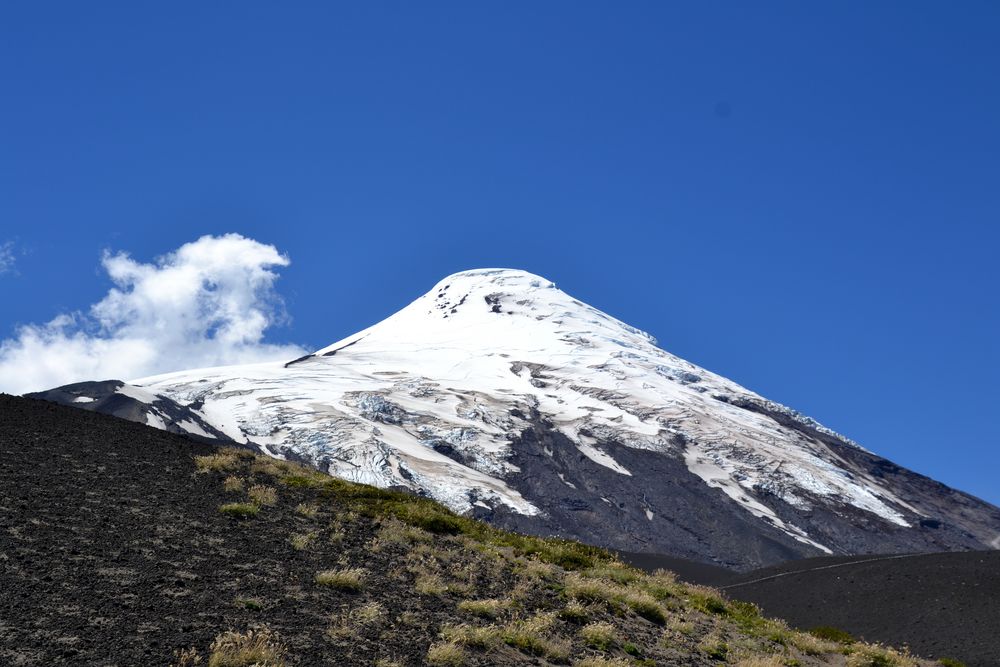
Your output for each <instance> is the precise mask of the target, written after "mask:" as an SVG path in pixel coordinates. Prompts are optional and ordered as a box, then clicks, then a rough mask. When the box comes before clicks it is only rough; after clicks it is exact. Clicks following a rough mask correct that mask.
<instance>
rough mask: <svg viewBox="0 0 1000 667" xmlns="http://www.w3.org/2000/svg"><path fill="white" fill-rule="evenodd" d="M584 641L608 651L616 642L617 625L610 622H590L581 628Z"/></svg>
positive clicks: (581, 636) (599, 649)
mask: <svg viewBox="0 0 1000 667" xmlns="http://www.w3.org/2000/svg"><path fill="white" fill-rule="evenodd" d="M580 639H582V640H583V643H584V644H586V645H587V646H589V647H591V648H596V649H597V650H598V651H607V650H608V649H609V648H611V647H612V646H613V645H614V643H615V626H613V625H611V624H610V623H588V624H587V625H585V626H583V627H582V628H580Z"/></svg>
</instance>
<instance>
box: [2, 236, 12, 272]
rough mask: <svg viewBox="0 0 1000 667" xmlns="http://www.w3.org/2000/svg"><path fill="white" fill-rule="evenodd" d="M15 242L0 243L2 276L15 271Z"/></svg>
mask: <svg viewBox="0 0 1000 667" xmlns="http://www.w3.org/2000/svg"><path fill="white" fill-rule="evenodd" d="M14 263H15V259H14V242H13V241H7V242H6V243H0V276H2V275H3V274H5V273H13V272H14Z"/></svg>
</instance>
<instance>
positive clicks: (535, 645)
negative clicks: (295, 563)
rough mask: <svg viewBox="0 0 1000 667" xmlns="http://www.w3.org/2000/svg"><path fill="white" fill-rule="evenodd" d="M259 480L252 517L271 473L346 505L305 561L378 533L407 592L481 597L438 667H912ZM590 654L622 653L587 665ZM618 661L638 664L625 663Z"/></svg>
mask: <svg viewBox="0 0 1000 667" xmlns="http://www.w3.org/2000/svg"><path fill="white" fill-rule="evenodd" d="M233 461H234V459H233V457H231V456H229V455H224V456H222V457H221V458H214V459H212V460H211V461H207V462H205V463H204V464H201V465H200V466H199V467H200V469H204V470H224V471H226V472H230V473H232V472H233V471H234V470H238V469H239V466H240V465H242V463H241V461H242V459H239V458H236V459H235V461H236V462H235V463H234V462H233ZM250 468H251V470H250V472H251V477H252V476H253V475H254V474H256V475H257V477H256V478H254V479H253V481H252V482H248V483H252V485H251V486H249V487H248V488H247V494H248V497H249V498H250V499H251V500H252V501H253V502H252V503H244V504H243V505H244V506H246V507H255V508H257V509H259V508H260V507H261V506H266V505H273V504H275V503H276V501H277V495H278V494H277V491H276V489H275V488H274V487H273V486H271V485H268V484H266V483H264V482H262V481H261V477H260V476H261V475H264V476H265V478H266V477H270V478H272V479H276V480H277V481H278V482H280V483H281V484H284V485H285V486H287V487H289V488H290V489H294V490H298V489H312V490H315V491H318V492H319V493H320V494H321V496H322V497H325V498H327V499H331V498H335V499H336V507H331V509H330V512H331V513H332V515H333V517H334V519H333V522H332V523H331V524H330V525H329V526H328V527H327V528H326V529H325V530H320V529H315V530H310V531H307V532H299V533H295V534H293V535H292V536H291V537H290V538H289V541H290V543H291V544H292V546H293V547H294V548H295V549H298V550H306V549H309V548H311V545H314V544H316V543H317V542H318V541H319V540H321V539H322V540H325V541H326V543H328V544H341V543H342V542H344V540H345V539H346V537H347V534H348V532H349V531H353V530H356V529H357V527H358V526H361V525H370V526H372V528H371V530H372V537H371V538H370V539H369V540H368V542H367V545H366V548H367V550H368V552H369V553H372V554H382V555H383V556H385V557H390V558H399V559H400V562H401V563H403V564H405V565H404V567H402V568H401V569H400V571H399V572H398V573H397V574H388V575H387V576H390V577H395V579H396V580H397V581H400V582H401V584H402V582H403V581H405V578H403V577H406V573H407V572H408V573H409V576H411V577H412V590H413V592H415V593H416V594H418V595H421V596H425V597H441V596H446V595H447V596H448V597H451V598H452V599H454V597H469V599H459V600H457V601H455V602H452V603H451V604H453V605H454V607H453V608H454V610H455V613H456V614H459V615H464V616H465V617H466V618H467V619H468V621H469V622H465V623H459V624H447V623H446V624H444V625H443V626H442V627H441V629H440V634H439V638H438V641H436V642H435V643H432V645H431V646H430V647H429V648H428V649H427V653H426V656H425V658H424V660H425V662H426V663H427V664H429V665H442V666H449V665H462V664H466V662H467V661H468V660H469V658H470V656H471V655H473V654H474V653H485V654H490V653H492V652H495V651H500V650H506V651H510V650H511V649H514V650H516V651H519V652H521V653H524V654H526V656H534V657H535V658H534V659H537V658H543V659H545V660H547V661H549V662H572V664H573V665H579V666H582V667H618V666H620V665H637V666H638V665H655V664H657V663H656V660H657V659H656V658H655V657H654V656H655V655H656V654H657V651H662V650H667V649H669V650H672V651H678V650H680V651H684V650H689V651H691V652H693V653H695V652H696V653H699V654H701V655H702V656H704V658H708V659H710V660H715V661H719V662H727V661H728V662H729V663H730V664H735V665H741V666H742V667H779V666H780V667H787V666H788V665H796V664H799V662H798V659H797V657H796V656H816V657H822V656H836V655H838V654H843V653H844V652H849V655H848V656H847V660H848V663H847V664H848V666H849V667H904V666H908V665H909V663H907V662H905V656H901V654H898V653H895V652H887V650H885V649H882V648H881V647H872V646H868V645H855V644H850V642H851V641H853V639H852V638H850V636H849V635H847V634H846V633H842V632H841V631H836V630H835V629H833V628H816V629H814V630H813V631H812V634H806V633H801V632H796V631H793V630H791V629H789V628H788V627H787V626H785V625H784V624H783V623H780V622H776V621H771V620H768V619H765V618H764V617H763V616H761V614H760V610H759V609H758V608H757V607H756V606H754V605H752V604H749V603H744V602H739V601H732V600H727V599H726V598H725V597H723V596H722V595H720V594H719V593H718V591H715V590H714V589H711V588H706V587H702V586H693V585H688V584H683V583H680V582H678V581H677V580H676V578H675V577H674V575H673V574H672V573H670V572H666V571H658V572H656V573H654V574H651V575H650V574H645V573H642V572H640V571H638V570H635V569H633V568H631V567H628V566H626V565H624V564H622V563H620V562H619V561H617V560H615V559H614V557H613V556H612V555H611V554H608V553H607V552H604V551H603V550H601V549H596V548H592V547H587V546H584V545H580V544H577V543H574V542H569V541H563V540H547V539H542V538H536V537H530V536H522V535H516V534H512V533H505V532H503V531H500V530H497V529H495V528H493V527H491V526H487V525H486V524H482V523H480V522H477V521H474V520H472V519H468V518H466V517H462V516H458V515H455V514H452V513H451V512H449V511H448V510H446V509H445V508H443V507H441V506H440V505H437V504H435V503H433V502H430V501H428V500H426V499H423V498H417V497H413V496H409V495H405V494H401V493H397V492H395V491H385V490H381V489H375V488H372V487H365V486H360V485H354V484H349V483H347V482H344V481H342V480H337V479H333V478H330V477H327V476H326V475H323V474H321V473H317V472H315V471H311V470H308V469H305V468H300V467H297V466H295V465H294V464H289V463H288V462H278V463H271V462H269V461H261V460H254V462H253V463H252V464H251V466H250ZM234 479H240V480H241V484H243V483H244V481H243V480H244V478H238V477H236V476H235V475H233V474H230V475H229V476H228V477H226V479H225V481H224V485H225V488H226V489H227V490H234V491H235V490H237V488H236V485H235V483H234V482H233V481H232V480H234ZM246 479H249V478H246ZM321 509H323V508H322V506H321V505H320V504H316V503H311V502H300V503H298V504H297V505H296V507H295V512H296V514H298V515H299V516H302V517H305V518H309V519H313V518H315V517H316V516H317V515H318V514H319V513H320V511H321ZM366 522H367V523H366ZM470 558H471V559H473V560H471V561H470V560H469V559H470ZM473 563H478V564H477V565H475V566H473ZM487 571H490V572H495V573H496V575H498V576H500V575H502V573H503V572H505V571H506V572H509V573H510V574H511V575H512V576H513V577H514V579H513V584H512V585H511V586H509V587H506V588H505V589H503V590H502V591H498V592H502V593H503V595H502V596H497V595H494V596H491V597H478V598H477V597H470V596H473V595H475V593H476V592H477V591H478V590H479V587H480V586H481V584H480V583H478V582H479V581H480V579H479V577H481V576H483V574H484V573H485V572H487ZM364 577H365V573H364V571H363V570H361V569H359V568H351V567H341V568H336V569H329V570H323V571H320V572H318V573H316V575H315V581H316V583H317V584H318V585H320V586H323V587H330V588H334V589H338V590H343V591H351V592H357V591H360V590H362V589H363V588H364ZM541 600H549V602H547V603H545V604H546V605H548V607H547V608H546V607H539V606H538V605H539V603H540V601H541ZM553 601H555V606H554V607H552V606H551V605H552V604H553ZM387 619H389V615H388V612H387V610H386V608H385V606H384V605H383V604H381V603H380V602H378V601H370V602H367V603H365V604H363V605H361V606H359V607H357V608H354V609H352V610H348V611H344V612H341V613H339V614H338V615H336V616H335V617H334V618H333V619H332V622H331V625H330V626H329V627H328V629H327V635H328V637H330V638H331V639H332V640H334V641H339V642H345V641H358V640H359V639H360V637H361V636H362V635H360V634H359V633H360V632H362V631H363V630H364V629H365V628H368V627H372V626H377V625H379V624H382V623H385V622H388V620H387ZM627 619H633V620H632V621H629V620H627ZM397 622H398V623H399V624H400V626H404V627H416V626H418V625H419V624H420V623H421V620H420V618H419V616H416V615H414V614H412V613H410V612H404V613H403V614H401V615H400V616H399V617H398V618H397ZM623 622H624V623H646V624H647V625H645V626H635V627H645V628H649V627H653V626H650V625H648V624H649V623H652V624H654V625H660V626H664V629H663V630H662V631H661V633H660V634H659V635H657V637H658V641H657V640H653V641H652V642H647V643H646V644H645V645H644V644H643V643H642V642H637V641H625V639H624V636H623V635H622V634H621V632H620V630H619V628H618V625H619V624H620V623H623ZM482 623H485V624H482ZM643 632H648V631H646V630H643ZM734 633H735V634H734ZM637 636H643V634H642V633H640V634H639V635H637ZM734 637H735V639H734ZM734 641H735V643H734ZM845 646H846V647H848V648H851V649H852V650H850V651H848V648H845ZM505 647H509V648H505ZM775 648H777V650H778V653H775ZM581 650H583V651H584V654H583V655H581V653H580V652H581ZM586 651H591V652H593V651H599V652H602V653H606V654H608V655H604V656H600V657H599V656H593V655H590V656H587V655H586V654H585V653H586ZM616 651H620V652H622V653H623V654H624V655H627V656H631V657H629V658H626V657H622V656H615V655H613V653H614V652H616ZM574 656H576V660H572V658H573V657H574ZM901 658H903V659H904V661H899V660H900V659H901ZM843 659H844V658H843V657H840V660H843ZM887 660H888V662H886V661H887ZM386 664H391V662H387V663H386ZM943 664H945V665H946V667H950V666H948V665H947V663H943Z"/></svg>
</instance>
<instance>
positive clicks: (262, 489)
mask: <svg viewBox="0 0 1000 667" xmlns="http://www.w3.org/2000/svg"><path fill="white" fill-rule="evenodd" d="M247 495H248V496H250V501H251V502H253V503H254V504H255V505H268V506H271V505H275V504H277V502H278V491H277V489H275V488H274V487H273V486H264V485H263V484H254V485H253V486H251V487H250V488H249V489H247Z"/></svg>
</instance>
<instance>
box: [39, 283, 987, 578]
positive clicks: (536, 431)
mask: <svg viewBox="0 0 1000 667" xmlns="http://www.w3.org/2000/svg"><path fill="white" fill-rule="evenodd" d="M36 396H39V397H43V398H48V399H50V400H57V401H60V402H64V403H71V404H73V405H76V406H77V407H83V408H85V409H94V410H98V411H103V412H112V413H115V414H119V415H120V416H125V417H127V418H131V419H134V420H137V421H145V422H146V423H148V424H149V425H151V426H156V427H159V428H167V429H169V430H174V431H179V432H187V433H190V434H193V435H196V436H199V437H203V438H214V439H223V438H227V439H230V440H232V441H235V442H239V443H244V444H247V445H251V446H253V447H255V448H258V449H260V450H261V451H263V452H266V453H267V454H270V455H272V456H276V457H281V458H290V459H296V460H301V461H306V462H308V463H310V464H311V465H314V466H316V467H317V468H319V469H321V470H324V471H327V472H329V473H330V474H331V475H335V476H338V477H342V478H345V479H348V480H352V481H357V482H364V483H368V484H373V485H376V486H380V487H396V488H405V489H408V490H411V491H413V492H416V493H420V494H424V495H428V496H431V497H433V498H435V499H436V500H439V501H441V502H443V503H444V504H446V505H448V506H449V507H451V508H452V509H454V510H457V511H460V512H465V513H469V514H472V515H474V516H478V517H480V518H483V519H486V520H488V521H492V522H494V523H497V524H499V525H502V526H505V527H508V528H514V529H518V530H521V531H526V532H533V533H541V534H556V535H561V536H566V537H573V538H576V539H579V540H582V541H585V542H590V543H596V544H600V545H603V546H608V547H612V548H618V549H624V550H628V551H650V552H659V553H665V554H670V555H674V556H679V557H683V558H691V559H696V560H701V561H705V562H714V563H717V564H721V565H725V566H728V567H735V568H740V569H748V568H753V567H758V566H762V565H767V564H771V563H775V562H778V561H783V560H788V559H792V558H800V557H805V556H815V555H824V554H855V553H889V552H904V551H945V550H965V549H986V548H989V544H990V542H991V541H992V540H994V539H996V537H997V535H998V533H1000V509H998V508H996V507H993V506H992V505H989V504H988V503H985V502H983V501H981V500H979V499H977V498H974V497H972V496H969V495H967V494H964V493H961V492H959V491H955V490H953V489H950V488H948V487H946V486H944V485H942V484H940V483H937V482H935V481H933V480H931V479H929V478H927V477H924V476H922V475H919V474H916V473H913V472H910V471H908V470H905V469H903V468H901V467H899V466H897V465H895V464H893V463H891V462H889V461H887V460H885V459H883V458H880V457H878V456H877V455H875V454H873V453H871V452H869V451H868V450H866V449H863V448H861V447H860V446H858V445H857V444H856V443H854V442H852V441H850V440H848V439H846V438H844V437H842V436H840V435H838V434H837V433H834V432H832V431H830V430H829V429H826V428H824V427H822V426H821V425H819V424H817V423H816V422H815V421H813V420H811V419H809V418H808V417H805V416H803V415H801V414H799V413H797V412H796V411H794V410H791V409H789V408H786V407H784V406H782V405H778V404H776V403H773V402H771V401H768V400H767V399H765V398H763V397H761V396H758V395H757V394H755V393H753V392H751V391H748V390H747V389H745V388H743V387H741V386H739V385H737V384H736V383H734V382H731V381H729V380H727V379H725V378H723V377H720V376H718V375H715V374H713V373H710V372H708V371H706V370H704V369H702V368H699V367H697V366H695V365H693V364H690V363H688V362H686V361H684V360H683V359H680V358H678V357H676V356H674V355H672V354H670V353H668V352H666V351H664V350H662V349H660V348H659V347H657V344H656V341H655V339H653V337H651V336H650V335H648V334H646V333H644V332H642V331H639V330H638V329H635V328H634V327H631V326H629V325H627V324H625V323H623V322H620V321H618V320H616V319H614V318H613V317H611V316H609V315H606V314H605V313H602V312H601V311H599V310H597V309H595V308H592V307H590V306H588V305H586V304H584V303H581V302H580V301H577V300H576V299H573V298H572V297H571V296H569V295H568V294H566V293H564V292H562V291H561V290H559V289H557V288H556V286H555V285H554V284H553V283H552V282H550V281H548V280H545V279H544V278H541V277H539V276H536V275H532V274H530V273H526V272H524V271H516V270H507V269H482V270H474V271H465V272H462V273H457V274H454V275H452V276H449V277H447V278H445V279H444V280H442V281H441V282H440V283H438V284H437V285H436V286H434V288H433V289H432V290H431V291H430V292H428V293H427V294H425V295H424V296H422V297H420V298H418V299H417V300H416V301H414V302H413V303H411V304H410V305H409V306H407V307H406V308H404V309H402V310H401V311H399V312H397V313H396V314H394V315H392V316H391V317H389V318H387V319H385V320H383V321H382V322H380V323H378V324H376V325H374V326H372V327H369V328H368V329H365V330H364V331H361V332H358V333H357V334H354V335H353V336H348V337H347V338H345V339H343V340H341V341H338V342H336V343H334V344H332V345H330V346H328V347H325V348H323V349H321V350H318V351H317V352H315V353H313V354H311V355H308V356H306V357H302V358H300V359H296V360H293V361H288V362H285V363H265V364H254V365H244V366H230V367H221V368H210V369H198V370H188V371H181V372H176V373H169V374H166V375H159V376H155V377H149V378H143V379H139V380H135V381H133V382H131V383H129V384H124V383H121V382H115V381H112V382H107V381H105V382H99V383H81V384H77V385H68V386H66V387H62V388H60V389H56V390H51V391H49V392H43V393H41V394H36Z"/></svg>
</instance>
